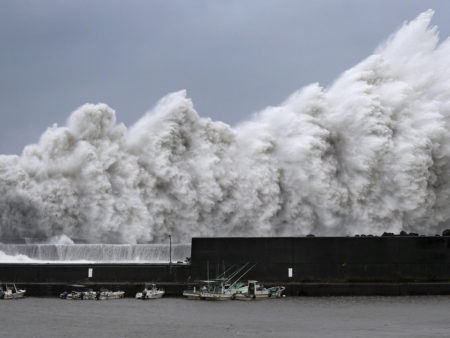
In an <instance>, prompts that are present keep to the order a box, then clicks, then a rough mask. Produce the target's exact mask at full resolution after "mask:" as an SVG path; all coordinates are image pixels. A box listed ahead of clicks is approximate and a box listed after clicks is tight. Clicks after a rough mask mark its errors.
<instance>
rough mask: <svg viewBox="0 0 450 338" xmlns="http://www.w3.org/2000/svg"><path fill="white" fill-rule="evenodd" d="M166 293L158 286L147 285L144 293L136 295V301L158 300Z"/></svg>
mask: <svg viewBox="0 0 450 338" xmlns="http://www.w3.org/2000/svg"><path fill="white" fill-rule="evenodd" d="M164 294H165V291H164V290H163V289H158V288H157V287H156V284H154V283H151V284H149V285H148V286H147V285H146V286H145V288H144V290H143V291H142V292H138V293H136V299H158V298H161V297H162V296H164Z"/></svg>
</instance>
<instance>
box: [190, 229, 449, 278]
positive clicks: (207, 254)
mask: <svg viewBox="0 0 450 338" xmlns="http://www.w3.org/2000/svg"><path fill="white" fill-rule="evenodd" d="M191 262H192V267H191V269H192V271H191V274H192V277H193V278H203V279H204V278H206V274H205V272H206V271H207V267H209V274H210V276H215V275H217V274H218V273H221V272H222V271H223V268H224V267H228V266H230V265H233V264H235V265H237V266H240V265H242V264H244V263H246V262H250V263H252V264H253V263H256V266H255V267H254V268H253V269H252V270H251V271H250V272H249V273H248V275H246V278H249V279H256V280H259V281H263V282H266V283H267V282H281V283H367V282H370V283H375V282H380V283H382V282H384V283H401V282H450V237H444V236H436V237H425V236H386V237H279V238H273V237H272V238H193V239H192V257H191Z"/></svg>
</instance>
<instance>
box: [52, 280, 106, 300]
mask: <svg viewBox="0 0 450 338" xmlns="http://www.w3.org/2000/svg"><path fill="white" fill-rule="evenodd" d="M69 288H70V289H71V290H72V291H70V292H68V291H64V292H62V293H61V294H60V295H59V298H61V299H72V300H94V299H97V298H98V297H97V292H95V291H94V290H92V289H90V288H88V287H86V286H84V285H78V284H74V285H70V286H69Z"/></svg>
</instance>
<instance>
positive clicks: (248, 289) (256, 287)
mask: <svg viewBox="0 0 450 338" xmlns="http://www.w3.org/2000/svg"><path fill="white" fill-rule="evenodd" d="M285 289H286V288H285V287H284V286H274V287H271V288H268V289H267V288H265V287H264V286H263V285H261V284H259V282H258V281H256V280H249V281H248V283H247V285H246V286H243V287H241V288H239V289H237V290H236V293H235V294H234V299H236V300H254V299H269V298H272V297H273V298H280V297H281V296H282V293H283V291H284V290H285Z"/></svg>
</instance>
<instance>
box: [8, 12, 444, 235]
mask: <svg viewBox="0 0 450 338" xmlns="http://www.w3.org/2000/svg"><path fill="white" fill-rule="evenodd" d="M432 16H433V11H431V10H430V11H427V12H425V13H422V14H421V15H419V17H418V18H416V19H415V20H413V21H411V22H409V23H405V24H404V25H403V27H402V28H401V29H400V30H399V31H398V32H397V33H395V34H394V35H393V36H391V37H390V38H389V39H388V40H387V42H385V43H384V44H383V45H382V46H380V47H379V48H378V49H377V50H376V52H375V54H374V55H371V56H369V57H368V58H367V59H365V60H364V61H362V62H361V63H360V64H358V65H356V66H355V67H353V68H351V69H350V70H348V71H346V72H345V73H343V74H342V75H341V76H340V77H339V78H338V79H337V80H336V82H335V83H334V84H333V85H332V86H331V87H330V88H327V89H324V88H321V87H320V86H319V85H318V84H312V85H310V86H307V87H305V88H303V89H301V90H299V91H298V92H296V93H294V94H293V95H291V96H290V97H289V98H288V99H287V100H286V101H285V102H284V103H283V104H281V105H280V106H278V107H268V108H266V109H265V110H264V111H262V112H260V113H259V114H258V115H257V116H255V117H254V119H253V120H251V121H248V122H246V123H244V124H242V125H240V126H238V127H236V128H235V129H232V128H231V127H229V126H228V125H226V124H224V123H221V122H213V121H211V120H210V119H206V118H200V117H199V116H198V115H197V113H196V111H195V110H194V109H193V104H192V102H191V101H190V100H189V99H188V98H186V93H185V92H184V91H180V92H176V93H172V94H170V95H168V96H166V97H164V98H163V99H161V100H160V102H159V103H158V104H157V105H156V106H155V108H154V109H153V110H152V111H151V112H149V113H148V114H146V115H145V116H144V117H142V118H141V119H140V120H139V121H138V122H137V123H136V124H135V125H134V126H132V127H131V128H129V129H127V128H126V127H125V126H124V125H122V124H119V125H117V124H116V123H115V113H114V111H113V110H112V109H111V108H109V107H108V106H107V105H105V104H97V105H94V104H86V105H84V106H82V107H80V108H79V109H77V110H76V111H75V112H73V113H72V114H71V116H70V118H69V120H68V123H67V126H65V127H57V126H53V127H51V128H49V129H48V130H47V131H46V132H45V133H44V134H43V135H42V137H41V139H40V141H39V143H38V144H33V145H29V146H27V147H25V149H24V150H23V153H22V155H21V156H0V210H1V211H0V216H1V217H0V240H2V241H4V242H14V241H15V242H18V241H19V242H20V241H23V242H24V241H26V240H27V239H30V238H31V239H33V238H41V239H42V238H44V239H48V238H54V237H55V236H68V237H69V238H72V239H82V241H84V242H88V243H146V242H161V241H166V238H167V237H166V236H167V234H168V233H171V234H173V236H174V238H177V239H178V240H179V241H188V240H189V239H190V238H191V237H192V236H238V235H239V236H242V235H243V236H246V235H250V236H267V235H275V236H277V235H304V234H308V233H315V234H322V235H331V234H333V235H344V234H355V233H373V234H380V233H381V232H383V231H392V232H398V231H400V230H402V229H403V230H407V231H415V232H419V233H423V234H432V233H435V232H438V231H440V230H441V229H443V228H445V227H446V226H448V224H449V220H450V208H449V207H448V205H449V204H450V132H449V130H450V128H449V123H450V40H445V41H444V42H442V43H439V38H438V31H437V28H436V27H430V26H429V25H430V20H431V18H432Z"/></svg>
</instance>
